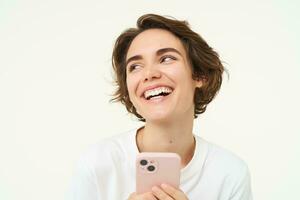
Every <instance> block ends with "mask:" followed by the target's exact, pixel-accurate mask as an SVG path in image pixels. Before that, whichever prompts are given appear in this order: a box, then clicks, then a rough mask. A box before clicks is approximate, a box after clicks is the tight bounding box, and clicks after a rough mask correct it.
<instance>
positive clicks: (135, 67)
mask: <svg viewBox="0 0 300 200" xmlns="http://www.w3.org/2000/svg"><path fill="white" fill-rule="evenodd" d="M139 66H140V65H138V64H132V65H130V66H129V72H132V71H133V70H135V69H137V68H138V67H139Z"/></svg>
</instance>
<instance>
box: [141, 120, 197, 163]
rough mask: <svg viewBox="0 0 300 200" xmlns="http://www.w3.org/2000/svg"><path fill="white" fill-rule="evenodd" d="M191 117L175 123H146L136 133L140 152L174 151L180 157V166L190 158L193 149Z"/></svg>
mask: <svg viewBox="0 0 300 200" xmlns="http://www.w3.org/2000/svg"><path fill="white" fill-rule="evenodd" d="M192 131H193V119H192V120H187V119H185V120H184V121H181V120H178V122H177V123H171V124H158V123H147V122H146V124H145V127H144V128H142V129H140V130H139V131H138V134H137V138H136V139H137V145H138V148H139V150H140V152H174V153H177V154H178V155H179V156H180V157H181V163H182V167H184V166H186V165H187V164H188V163H189V161H190V160H191V159H192V157H193V154H194V150H195V139H194V136H193V132H192Z"/></svg>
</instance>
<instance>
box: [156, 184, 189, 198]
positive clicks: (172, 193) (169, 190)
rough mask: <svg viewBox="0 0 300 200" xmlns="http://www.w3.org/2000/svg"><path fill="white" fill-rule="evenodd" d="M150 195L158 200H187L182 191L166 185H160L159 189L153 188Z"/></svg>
mask: <svg viewBox="0 0 300 200" xmlns="http://www.w3.org/2000/svg"><path fill="white" fill-rule="evenodd" d="M152 194H153V195H154V196H155V197H156V198H157V199H159V200H188V198H187V196H186V195H185V194H184V193H183V191H181V190H179V189H175V188H174V187H172V186H170V185H167V184H161V187H157V186H154V187H153V188H152Z"/></svg>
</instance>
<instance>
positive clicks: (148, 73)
mask: <svg viewBox="0 0 300 200" xmlns="http://www.w3.org/2000/svg"><path fill="white" fill-rule="evenodd" d="M160 77H161V72H160V71H159V70H158V69H155V67H148V68H146V69H145V73H144V82H145V81H150V80H153V79H158V78H160Z"/></svg>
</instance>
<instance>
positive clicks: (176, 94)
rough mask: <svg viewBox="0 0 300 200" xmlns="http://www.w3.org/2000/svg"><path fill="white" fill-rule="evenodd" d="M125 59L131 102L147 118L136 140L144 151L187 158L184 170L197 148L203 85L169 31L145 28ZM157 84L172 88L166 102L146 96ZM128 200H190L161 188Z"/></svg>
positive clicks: (169, 189) (177, 41)
mask: <svg viewBox="0 0 300 200" xmlns="http://www.w3.org/2000/svg"><path fill="white" fill-rule="evenodd" d="M126 60H127V62H128V63H127V65H126V72H127V78H126V82H127V88H128V93H129V98H130V100H131V102H132V103H133V105H134V106H135V108H136V109H137V111H138V113H139V114H140V115H142V116H143V117H144V119H145V120H146V122H145V126H144V127H143V128H141V129H139V130H138V133H137V138H136V139H137V146H138V148H139V150H140V152H143V151H151V152H175V153H177V154H179V155H180V157H181V159H182V167H184V166H186V165H187V164H188V162H189V161H190V160H191V159H192V157H193V153H194V149H195V141H194V137H193V133H192V129H193V121H194V102H193V97H194V92H195V88H196V87H198V88H200V87H201V86H202V81H201V80H194V79H192V71H191V67H190V64H189V60H188V59H187V55H186V52H185V49H184V47H183V45H182V43H181V41H180V40H179V39H178V38H177V37H176V36H174V35H173V34H172V33H170V32H168V31H166V30H161V29H149V30H146V31H144V32H142V33H140V34H139V35H138V36H137V37H136V38H135V39H134V40H133V41H132V43H131V45H130V47H129V49H128V52H127V56H126ZM157 85H165V86H169V87H171V88H172V89H173V92H172V93H171V94H170V95H168V96H167V97H166V98H165V99H164V100H163V101H160V100H157V101H155V102H151V103H149V101H146V100H145V99H144V98H143V97H142V94H143V93H144V91H145V89H146V88H147V87H149V86H157ZM154 144H155V145H154ZM129 199H130V200H134V199H135V200H137V199H161V200H165V199H166V200H167V199H168V200H170V199H175V200H185V199H187V197H186V195H185V194H184V193H183V192H182V191H181V190H176V189H175V188H172V187H170V186H167V187H163V186H161V187H156V189H155V188H153V191H152V193H147V194H143V195H136V194H135V193H133V194H132V195H131V196H130V198H129Z"/></svg>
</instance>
